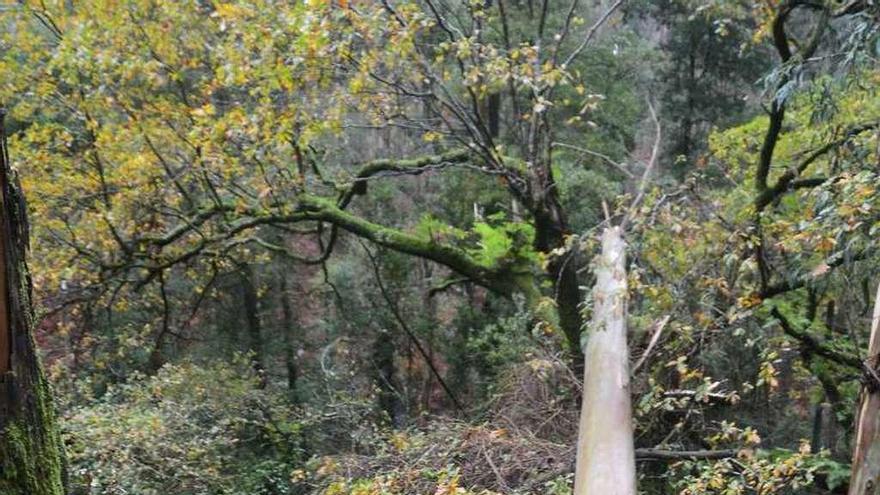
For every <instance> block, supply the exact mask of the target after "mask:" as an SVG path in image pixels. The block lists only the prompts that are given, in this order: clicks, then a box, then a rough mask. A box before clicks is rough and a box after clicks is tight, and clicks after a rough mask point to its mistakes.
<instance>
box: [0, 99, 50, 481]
mask: <svg viewBox="0 0 880 495" xmlns="http://www.w3.org/2000/svg"><path fill="white" fill-rule="evenodd" d="M0 194H2V203H3V209H2V212H0V215H2V221H0V237H2V239H0V266H2V269H0V294H2V296H0V493H2V494H3V495H63V493H64V484H65V465H64V451H63V446H62V443H61V436H60V434H59V432H58V427H57V424H56V419H55V410H54V405H53V403H52V396H51V392H50V390H49V384H48V382H47V381H46V378H45V376H44V374H43V370H42V367H41V365H40V361H39V358H38V356H37V352H36V346H35V343H34V337H33V328H34V313H33V306H32V303H31V280H30V276H29V274H28V269H27V264H26V253H27V250H28V227H27V213H26V210H25V206H24V199H23V197H22V195H21V189H20V188H19V186H18V184H17V181H16V180H15V178H14V177H13V175H12V172H11V169H10V166H9V156H8V152H7V148H6V136H5V132H4V131H3V114H2V110H0Z"/></svg>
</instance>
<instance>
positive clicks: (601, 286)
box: [574, 227, 636, 495]
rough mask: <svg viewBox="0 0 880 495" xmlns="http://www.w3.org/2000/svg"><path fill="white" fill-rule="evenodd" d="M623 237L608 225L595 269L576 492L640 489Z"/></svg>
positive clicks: (626, 494) (612, 494)
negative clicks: (633, 411) (628, 337)
mask: <svg viewBox="0 0 880 495" xmlns="http://www.w3.org/2000/svg"><path fill="white" fill-rule="evenodd" d="M622 235H623V231H622V229H621V228H620V227H609V228H607V229H605V232H604V234H603V236H602V254H601V255H600V256H599V258H598V259H597V262H596V267H595V271H596V286H595V288H594V289H593V321H592V323H591V328H590V331H589V335H588V341H587V344H586V346H585V349H584V358H585V368H584V392H583V405H582V409H581V418H580V425H579V428H578V430H579V431H578V447H577V463H576V468H575V482H574V495H590V494H602V495H635V493H636V467H635V448H634V446H633V428H632V405H631V403H630V387H629V350H628V348H627V343H626V316H627V309H626V306H627V304H626V301H627V282H626V243H625V242H624V241H623V236H622Z"/></svg>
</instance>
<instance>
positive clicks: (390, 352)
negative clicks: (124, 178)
mask: <svg viewBox="0 0 880 495" xmlns="http://www.w3.org/2000/svg"><path fill="white" fill-rule="evenodd" d="M395 351H396V349H395V346H394V337H393V336H392V335H391V332H389V331H387V330H384V329H383V330H381V331H380V332H379V335H378V336H377V337H376V341H375V342H374V344H373V364H374V365H375V367H376V386H377V387H378V389H379V395H378V401H379V407H380V408H381V409H382V411H383V412H385V414H387V415H388V419H389V420H390V421H391V424H392V425H393V426H394V427H395V428H397V427H399V426H401V424H402V423H403V410H404V408H403V403H402V402H401V401H400V396H399V391H398V383H397V376H396V375H397V374H396V373H395V366H394V354H395Z"/></svg>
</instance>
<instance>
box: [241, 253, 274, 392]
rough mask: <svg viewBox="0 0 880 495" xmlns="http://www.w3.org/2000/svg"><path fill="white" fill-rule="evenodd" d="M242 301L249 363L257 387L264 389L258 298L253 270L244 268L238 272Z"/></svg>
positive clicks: (264, 374) (264, 370)
mask: <svg viewBox="0 0 880 495" xmlns="http://www.w3.org/2000/svg"><path fill="white" fill-rule="evenodd" d="M240 279H241V291H242V299H243V301H242V302H243V303H244V316H245V328H246V330H247V338H248V347H249V349H248V350H249V351H250V352H251V353H253V355H252V356H251V363H252V366H253V367H254V373H256V375H257V378H258V379H259V387H260V388H266V385H267V384H268V377H267V376H266V363H265V360H264V359H263V329H262V325H261V324H260V308H259V304H260V302H259V297H258V295H257V288H256V286H255V285H254V284H255V280H254V279H255V275H254V270H253V268H251V267H250V266H245V267H243V268H242V269H241V271H240Z"/></svg>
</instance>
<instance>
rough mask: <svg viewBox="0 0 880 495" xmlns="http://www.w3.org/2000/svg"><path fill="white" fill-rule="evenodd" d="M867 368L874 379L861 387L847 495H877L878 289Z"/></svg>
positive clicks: (879, 414)
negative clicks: (871, 371)
mask: <svg viewBox="0 0 880 495" xmlns="http://www.w3.org/2000/svg"><path fill="white" fill-rule="evenodd" d="M867 365H868V366H869V367H870V369H871V370H873V376H869V377H867V378H868V379H867V383H866V385H863V386H862V394H861V395H862V397H861V404H860V406H859V416H858V422H857V423H856V441H855V447H854V450H853V461H852V478H850V482H849V495H878V494H880V378H878V375H877V369H878V366H880V287H878V288H877V299H876V300H875V302H874V316H873V318H872V320H871V339H870V342H869V343H868V360H867Z"/></svg>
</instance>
